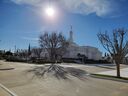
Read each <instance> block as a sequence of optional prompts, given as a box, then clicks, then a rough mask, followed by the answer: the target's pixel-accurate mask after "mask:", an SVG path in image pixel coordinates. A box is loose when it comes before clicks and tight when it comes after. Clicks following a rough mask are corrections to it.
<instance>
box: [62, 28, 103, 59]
mask: <svg viewBox="0 0 128 96" xmlns="http://www.w3.org/2000/svg"><path fill="white" fill-rule="evenodd" d="M78 54H82V55H85V56H86V57H88V59H93V60H102V52H100V51H99V50H98V48H96V47H92V46H79V45H78V44H76V43H75V42H74V41H73V31H72V27H71V31H70V32H69V46H68V48H67V52H66V53H65V54H64V56H63V57H65V58H78Z"/></svg>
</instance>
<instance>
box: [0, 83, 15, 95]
mask: <svg viewBox="0 0 128 96" xmlns="http://www.w3.org/2000/svg"><path fill="white" fill-rule="evenodd" d="M0 87H1V88H2V89H4V90H5V91H6V92H7V93H9V94H10V96H17V95H16V94H15V93H13V92H12V91H10V90H9V89H8V88H6V87H5V86H4V85H2V84H0Z"/></svg>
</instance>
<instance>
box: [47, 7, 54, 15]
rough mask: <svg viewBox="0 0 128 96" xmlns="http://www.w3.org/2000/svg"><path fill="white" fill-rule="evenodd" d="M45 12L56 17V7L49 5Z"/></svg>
mask: <svg viewBox="0 0 128 96" xmlns="http://www.w3.org/2000/svg"><path fill="white" fill-rule="evenodd" d="M45 13H46V15H47V16H49V17H54V16H55V9H54V8H53V7H47V8H46V9H45Z"/></svg>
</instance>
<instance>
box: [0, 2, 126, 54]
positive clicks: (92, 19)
mask: <svg viewBox="0 0 128 96" xmlns="http://www.w3.org/2000/svg"><path fill="white" fill-rule="evenodd" d="M49 2H50V6H54V7H55V9H56V12H57V13H56V16H55V18H54V20H51V19H49V18H47V17H46V16H44V14H45V12H44V11H43V9H44V8H45V7H46V5H47V4H49ZM127 5H128V1H127V0H0V40H1V41H0V49H5V50H9V49H11V50H14V46H15V45H16V46H17V48H23V49H24V48H27V47H28V44H29V43H30V44H31V46H39V44H38V37H39V35H40V34H42V33H43V32H45V31H48V32H51V31H58V32H62V33H63V34H64V35H65V36H66V37H67V38H68V36H69V31H70V25H72V26H73V31H74V41H75V42H76V43H77V44H79V45H85V46H94V47H97V48H99V50H101V51H102V52H104V51H105V50H104V49H103V47H102V46H101V45H100V43H99V41H98V38H97V33H98V32H99V31H100V30H101V31H102V32H104V31H105V30H108V31H109V33H111V30H112V29H114V28H118V27H120V28H122V27H124V28H128V11H127V10H128V7H127Z"/></svg>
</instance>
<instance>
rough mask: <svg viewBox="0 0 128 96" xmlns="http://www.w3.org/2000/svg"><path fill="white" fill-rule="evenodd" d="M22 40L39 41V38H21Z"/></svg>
mask: <svg viewBox="0 0 128 96" xmlns="http://www.w3.org/2000/svg"><path fill="white" fill-rule="evenodd" d="M21 39H24V40H29V41H38V38H32V37H21Z"/></svg>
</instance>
